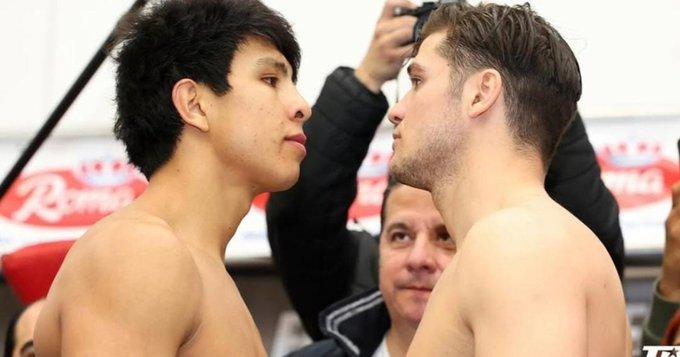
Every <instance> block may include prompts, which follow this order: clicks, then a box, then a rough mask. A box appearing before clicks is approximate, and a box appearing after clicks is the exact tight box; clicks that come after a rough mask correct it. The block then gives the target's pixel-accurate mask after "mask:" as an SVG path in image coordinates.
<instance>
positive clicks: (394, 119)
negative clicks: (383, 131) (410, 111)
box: [387, 102, 404, 126]
mask: <svg viewBox="0 0 680 357" xmlns="http://www.w3.org/2000/svg"><path fill="white" fill-rule="evenodd" d="M387 118H388V119H389V120H390V122H391V123H392V124H394V126H397V125H399V123H401V121H402V119H403V118H404V112H403V104H402V102H398V103H397V104H395V105H394V106H393V107H392V108H390V111H389V112H388V113H387Z"/></svg>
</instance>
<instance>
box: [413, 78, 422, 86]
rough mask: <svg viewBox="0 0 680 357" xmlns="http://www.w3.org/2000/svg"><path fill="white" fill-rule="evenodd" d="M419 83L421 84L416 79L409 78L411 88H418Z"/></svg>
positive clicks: (419, 80) (418, 79) (420, 81)
mask: <svg viewBox="0 0 680 357" xmlns="http://www.w3.org/2000/svg"><path fill="white" fill-rule="evenodd" d="M420 83H422V80H421V79H420V78H418V77H411V86H412V87H413V88H418V87H419V86H420Z"/></svg>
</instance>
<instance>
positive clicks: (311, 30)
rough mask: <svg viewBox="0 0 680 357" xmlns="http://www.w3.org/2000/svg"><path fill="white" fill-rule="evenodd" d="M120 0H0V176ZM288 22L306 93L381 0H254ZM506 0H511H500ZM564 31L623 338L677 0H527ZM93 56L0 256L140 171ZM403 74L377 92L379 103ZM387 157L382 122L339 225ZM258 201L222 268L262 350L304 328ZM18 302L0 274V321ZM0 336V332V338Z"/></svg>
mask: <svg viewBox="0 0 680 357" xmlns="http://www.w3.org/2000/svg"><path fill="white" fill-rule="evenodd" d="M132 2H133V1H131V0H118V1H85V0H39V1H31V2H26V1H21V2H20V1H2V2H0V46H1V48H2V56H1V57H0V80H1V81H2V85H0V174H2V175H3V176H4V174H5V173H6V172H7V171H8V170H9V168H10V167H11V166H12V165H13V163H14V161H15V160H16V158H17V157H18V156H19V155H20V153H21V151H22V149H23V148H24V147H25V145H26V143H27V142H28V141H29V140H30V138H31V137H32V136H33V135H34V133H35V132H36V131H37V130H38V128H39V127H40V126H41V125H42V123H43V121H44V120H45V119H46V118H47V116H48V115H49V113H50V112H51V111H52V110H53V108H54V107H55V106H56V105H57V103H58V102H59V101H60V100H61V98H62V97H63V95H64V94H65V93H66V91H67V90H68V88H69V86H70V85H71V84H72V83H73V81H74V80H75V78H76V77H77V76H78V75H79V74H80V72H81V71H82V69H83V68H84V67H85V65H86V64H87V62H88V61H89V60H90V58H91V57H92V56H93V55H94V53H95V51H96V50H97V49H98V48H99V46H100V45H101V44H102V43H103V41H104V39H105V38H106V37H107V35H108V34H109V32H110V31H111V29H112V28H113V26H114V25H115V23H116V21H117V20H118V18H119V17H120V16H121V15H122V14H123V13H124V12H125V11H126V10H127V9H128V8H129V7H130V6H131V4H132ZM264 2H265V3H266V4H267V5H269V6H270V7H272V8H274V9H276V10H278V11H280V12H281V13H282V14H283V15H284V17H286V18H287V19H288V20H289V21H290V22H291V23H292V25H293V27H294V30H295V32H296V35H297V38H298V40H299V42H300V44H301V47H302V51H303V56H302V65H301V68H300V74H299V81H298V89H299V90H300V92H301V94H302V95H303V96H304V97H305V98H306V99H307V101H308V102H309V103H310V104H312V103H314V101H315V100H316V97H317V95H318V93H319V90H320V89H321V86H322V84H323V81H324V79H325V77H326V76H327V75H328V74H330V72H331V71H332V70H333V69H334V68H336V67H337V66H340V65H344V66H351V67H356V66H357V65H358V64H359V62H360V60H361V58H362V56H363V54H364V52H365V51H366V48H367V46H368V43H369V41H370V40H371V36H372V34H373V28H374V26H375V22H376V20H377V18H378V16H379V13H380V11H381V9H382V7H383V4H384V3H383V1H382V0H346V1H327V0H317V1H290V0H288V1H285V0H264ZM502 3H514V2H502ZM531 5H532V7H533V8H534V9H535V10H536V11H537V12H538V13H539V14H541V15H542V16H543V17H545V18H546V19H547V20H548V21H549V22H551V23H552V24H553V25H554V26H555V27H556V28H557V29H558V30H559V31H560V32H561V34H562V36H563V37H564V38H565V39H566V40H567V42H569V44H570V45H571V47H572V49H573V50H574V52H575V54H576V56H577V58H578V60H579V62H580V66H581V71H582V75H583V97H582V99H581V101H580V102H579V110H580V112H581V114H582V116H583V118H584V121H585V123H586V127H587V130H588V134H589V136H590V139H591V142H592V143H593V146H594V147H595V150H596V152H597V155H598V159H599V161H600V165H601V166H602V169H603V178H604V181H605V183H606V184H607V186H608V187H609V188H610V190H611V191H612V192H613V193H614V195H615V196H616V198H617V201H618V203H619V206H620V208H621V224H622V228H623V233H624V239H625V242H626V255H627V258H626V262H627V268H626V276H625V281H624V287H625V289H626V297H627V300H628V302H629V304H628V306H629V314H630V316H631V321H632V322H633V324H634V328H633V334H634V337H636V336H639V334H640V331H639V324H640V322H641V319H642V317H643V316H645V314H646V312H647V309H648V301H649V299H650V298H651V282H652V281H653V279H654V278H655V277H656V275H657V274H658V265H659V263H660V259H661V252H662V249H663V242H664V231H663V221H664V219H665V217H666V216H667V213H668V210H669V207H670V193H669V187H670V185H671V183H673V182H676V181H677V180H678V179H680V173H679V172H678V171H679V168H678V149H677V147H676V141H677V140H678V138H679V137H680V90H678V88H677V87H678V83H680V36H678V35H679V34H680V22H679V21H678V14H680V2H679V1H677V0H656V1H649V2H644V3H633V2H623V1H614V0H601V1H597V2H593V1H585V0H572V1H557V0H552V1H551V0H536V1H531ZM114 70H115V66H114V64H113V63H112V61H110V60H107V61H106V62H105V63H104V64H103V65H102V66H101V68H100V69H99V71H98V72H97V74H96V75H95V76H94V78H93V79H92V81H91V82H90V83H89V84H88V85H87V87H86V88H85V89H84V91H83V92H82V94H81V95H80V96H79V97H78V99H77V100H76V101H75V103H74V105H73V106H72V107H71V108H70V110H69V111H68V112H67V113H66V115H65V116H64V118H63V120H62V121H61V122H60V124H59V126H58V127H57V129H56V131H55V132H54V134H53V135H52V136H51V138H50V139H48V141H47V142H46V143H45V144H44V145H43V147H42V148H41V149H40V151H38V153H37V155H36V156H35V157H34V158H33V160H32V161H31V162H30V164H29V165H28V166H27V167H26V169H25V170H24V172H23V174H22V176H21V177H20V178H19V180H18V181H17V183H16V184H15V186H14V188H13V189H12V190H11V191H10V193H9V194H8V195H7V197H6V198H5V199H4V200H3V201H2V203H1V204H0V255H3V254H8V253H11V252H14V251H16V250H17V249H20V248H23V247H26V246H30V245H32V244H36V243H41V242H49V241H55V240H64V239H75V238H77V237H78V236H79V235H80V234H82V233H83V232H84V231H85V230H86V229H87V227H89V226H90V225H91V224H93V223H94V222H96V221H97V220H98V219H100V218H102V217H103V216H105V215H106V214H108V213H110V212H112V211H114V210H116V209H117V208H120V207H121V206H123V205H125V204H127V203H128V202H129V201H130V200H132V199H133V198H134V197H136V195H138V194H139V193H141V191H142V190H143V189H144V186H145V181H144V179H143V178H141V177H140V176H139V175H138V174H137V173H135V172H133V171H130V170H128V168H127V166H126V165H125V162H126V159H125V155H124V149H123V147H122V145H121V144H119V143H117V142H116V141H115V140H114V139H113V137H112V134H111V129H112V125H113V118H114V115H115V105H114V101H113V98H114V81H113V71H114ZM408 86H409V83H408V80H407V79H406V77H405V76H403V74H402V77H401V78H400V79H399V80H398V81H395V82H391V83H388V84H387V85H386V86H385V87H384V88H385V90H384V92H385V94H386V96H387V98H388V100H389V101H390V104H393V103H394V102H395V100H396V98H397V97H398V94H399V93H401V94H402V95H403V93H405V92H406V91H407V89H408ZM390 155H391V128H390V127H389V126H388V125H387V124H386V123H383V125H382V127H381V128H380V129H379V131H378V134H377V135H376V138H375V141H374V143H373V144H372V146H371V149H370V151H369V155H368V157H367V159H366V161H365V162H364V166H363V167H362V169H361V171H360V177H359V196H358V197H357V200H356V202H355V206H354V207H353V209H352V210H351V212H350V216H351V218H354V219H356V223H355V222H354V220H352V223H350V224H352V225H356V224H358V225H360V226H361V227H362V228H363V229H366V230H368V231H369V232H377V231H378V230H379V216H378V213H379V209H380V200H381V199H382V190H383V189H384V187H385V184H386V183H385V180H384V177H385V173H386V170H387V161H388V159H389V157H390ZM265 201H266V195H263V196H261V197H258V199H257V200H256V201H255V202H254V204H253V207H252V209H251V211H250V213H249V215H248V216H247V217H246V219H245V220H244V221H243V223H242V225H241V227H240V228H239V231H238V232H237V235H236V238H235V239H234V240H233V241H232V242H231V243H230V245H229V248H228V250H227V253H228V254H227V268H228V270H229V271H230V272H231V273H232V274H233V276H234V278H235V280H236V282H237V284H238V285H239V288H240V289H241V292H242V295H243V296H244V299H245V301H246V303H247V304H248V306H249V307H250V309H251V311H252V313H253V315H254V318H255V320H256V323H257V324H258V326H259V328H260V330H261V332H262V336H263V338H264V340H265V345H266V346H267V348H268V351H269V352H270V353H271V354H272V355H280V354H281V353H283V352H285V351H287V350H289V349H290V348H293V347H295V346H297V345H300V344H302V343H304V335H303V332H302V330H301V329H300V327H299V323H298V322H297V320H296V316H295V314H294V313H292V312H291V310H290V306H289V302H288V300H287V298H286V296H285V293H284V291H283V289H282V286H281V283H280V282H279V279H278V277H277V275H276V270H275V268H274V267H273V266H272V264H271V260H270V258H269V256H270V251H269V246H268V243H267V239H266V228H265V220H264V211H263V206H264V202H265ZM19 308H20V304H19V301H18V299H17V297H16V295H15V294H14V293H13V292H12V291H11V290H10V289H9V288H8V287H7V284H6V283H5V280H4V279H2V280H1V282H0V326H2V327H3V328H4V325H5V323H6V320H7V316H9V315H10V314H12V313H13V312H15V311H17V310H18V309H19ZM0 338H4V335H2V336H1V337H0Z"/></svg>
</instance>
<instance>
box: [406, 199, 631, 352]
mask: <svg viewBox="0 0 680 357" xmlns="http://www.w3.org/2000/svg"><path fill="white" fill-rule="evenodd" d="M627 326H628V325H627V317H626V310H625V301H624V297H623V291H622V288H621V284H620V282H619V279H618V276H617V273H616V270H615V268H614V266H613V264H612V262H611V259H609V256H608V255H607V252H606V250H605V249H604V247H603V246H602V244H601V243H600V242H599V240H598V239H597V237H595V236H594V235H593V233H592V232H590V231H589V230H588V229H587V228H586V227H585V226H584V225H583V224H582V223H581V222H579V221H578V220H577V219H576V218H575V217H573V216H572V215H571V214H569V213H568V212H567V211H566V210H564V209H563V208H562V207H560V206H558V205H557V204H555V203H554V202H552V201H551V200H550V199H548V198H547V196H544V197H541V198H538V199H533V200H531V201H529V202H527V203H526V204H522V205H518V206H513V207H511V208H506V209H503V210H501V211H498V212H496V213H494V214H492V215H491V216H489V217H487V218H485V219H483V220H481V221H479V222H477V223H476V224H475V225H474V226H473V227H472V229H470V231H469V232H468V234H467V236H466V238H465V239H464V241H463V243H462V246H461V247H460V248H459V251H458V255H457V256H456V257H455V258H454V260H453V262H452V264H451V265H450V266H449V267H448V268H447V270H446V271H445V272H444V274H443V275H442V278H441V279H440V280H439V282H438V284H437V286H436V288H435V290H434V292H433V294H432V296H431V298H430V302H429V305H428V308H427V311H426V312H425V316H424V317H423V321H422V323H421V325H420V327H419V329H418V332H417V334H416V337H415V339H414V342H413V344H412V345H411V348H410V349H409V353H410V355H414V356H424V355H429V356H443V355H452V356H454V355H455V356H496V355H509V356H515V355H517V356H520V355H522V356H546V355H551V356H553V355H559V356H621V355H624V354H626V353H627V351H628V348H629V346H628V345H629V343H630V342H629V335H628V329H627Z"/></svg>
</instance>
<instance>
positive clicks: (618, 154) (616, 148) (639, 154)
mask: <svg viewBox="0 0 680 357" xmlns="http://www.w3.org/2000/svg"><path fill="white" fill-rule="evenodd" d="M601 158H602V159H604V160H606V161H607V162H609V163H610V164H612V165H614V166H616V167H619V168H634V167H645V166H650V165H653V164H655V163H657V162H658V161H659V160H660V159H661V145H659V144H658V143H648V142H644V141H638V142H621V143H618V144H610V145H606V146H605V147H604V148H603V149H602V151H601Z"/></svg>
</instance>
